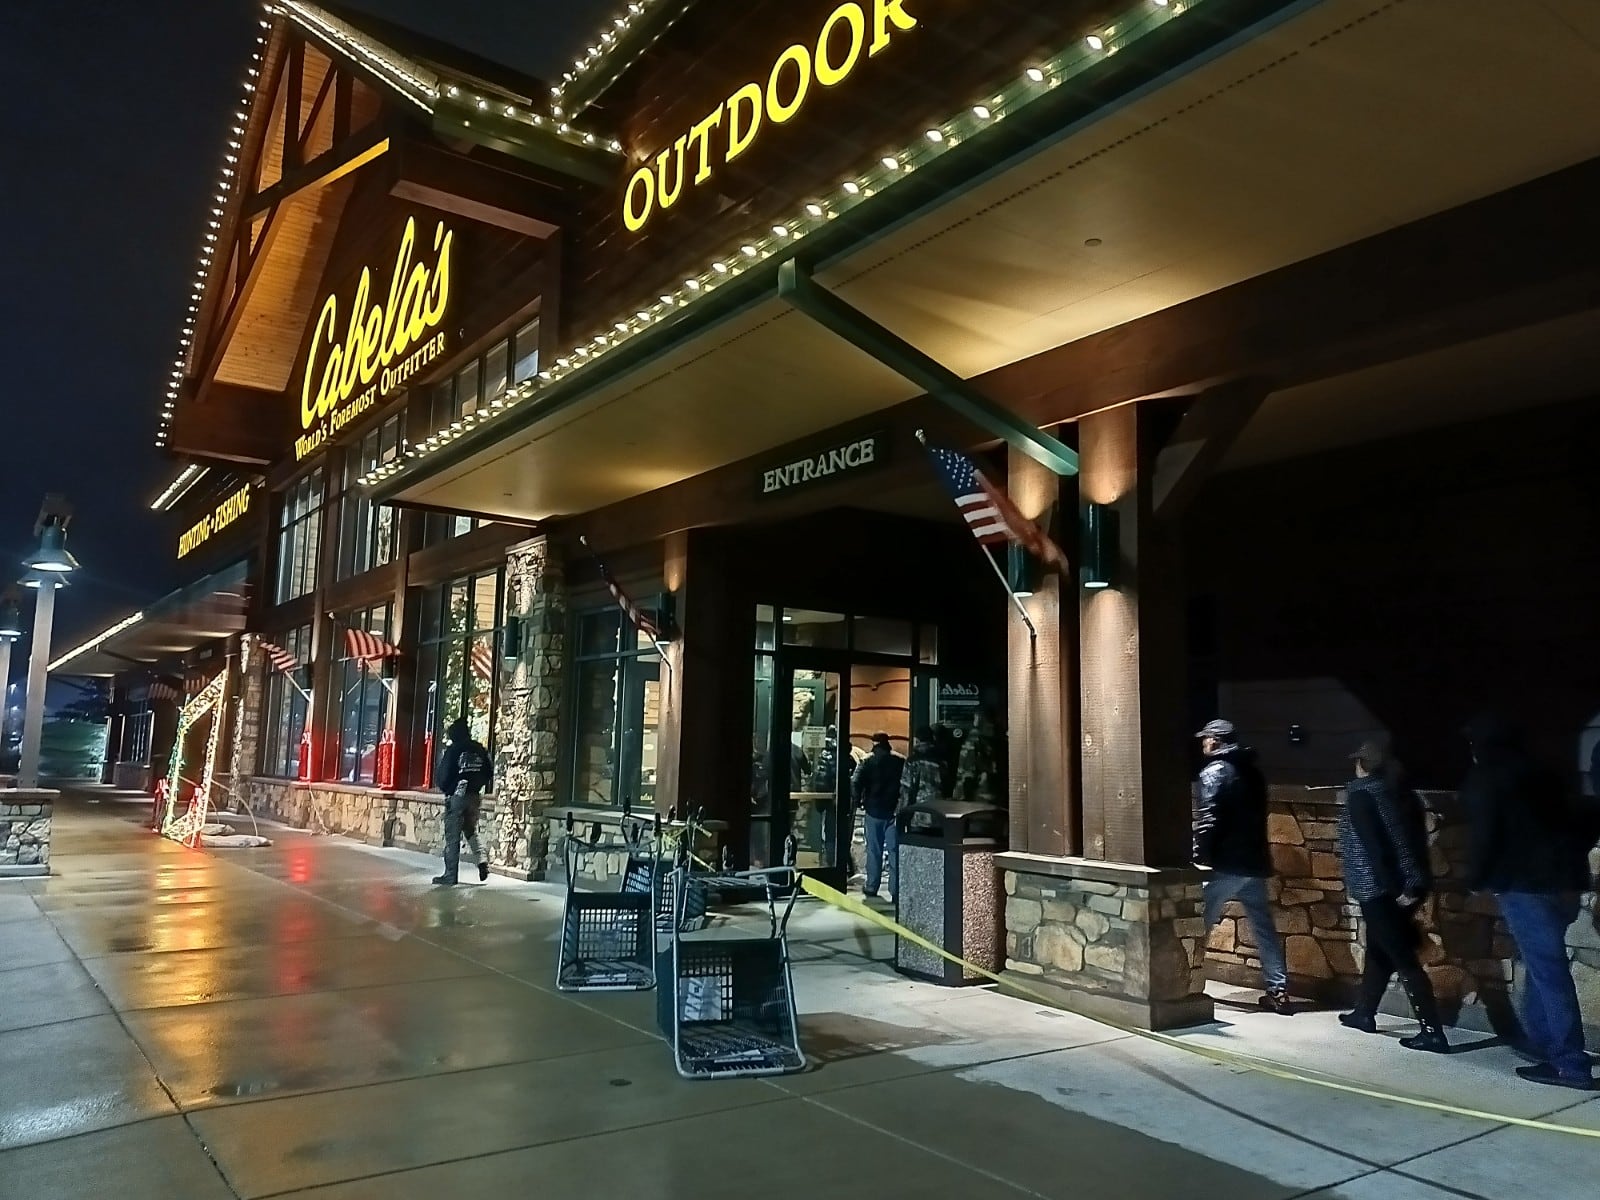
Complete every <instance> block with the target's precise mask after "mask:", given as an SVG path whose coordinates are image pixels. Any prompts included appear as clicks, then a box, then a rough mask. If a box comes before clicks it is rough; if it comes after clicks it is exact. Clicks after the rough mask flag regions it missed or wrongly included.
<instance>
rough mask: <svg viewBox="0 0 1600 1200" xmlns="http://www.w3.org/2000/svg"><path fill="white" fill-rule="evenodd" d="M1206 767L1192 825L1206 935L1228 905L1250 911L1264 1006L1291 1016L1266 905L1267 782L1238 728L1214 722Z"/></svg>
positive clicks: (1206, 743)
mask: <svg viewBox="0 0 1600 1200" xmlns="http://www.w3.org/2000/svg"><path fill="white" fill-rule="evenodd" d="M1195 736H1196V737H1197V738H1199V739H1200V752H1201V753H1202V754H1204V755H1205V759H1206V763H1205V766H1204V767H1202V768H1201V770H1200V789H1199V795H1198V797H1197V799H1196V807H1195V819H1194V861H1195V864H1196V865H1197V866H1202V867H1209V868H1210V869H1211V875H1210V878H1208V879H1207V880H1206V882H1205V903H1206V929H1207V930H1208V931H1209V930H1211V929H1214V928H1216V925H1217V922H1219V921H1221V920H1222V910H1223V909H1224V908H1226V907H1227V904H1228V901H1230V900H1237V901H1239V903H1240V904H1242V905H1243V906H1244V911H1245V916H1246V917H1247V918H1248V919H1249V921H1250V930H1251V932H1252V933H1254V934H1255V939H1256V948H1257V951H1258V952H1259V953H1260V955H1261V976H1262V983H1263V984H1264V985H1265V988H1266V991H1265V994H1264V995H1263V996H1262V997H1261V1007H1262V1008H1264V1009H1266V1010H1268V1011H1269V1012H1275V1013H1279V1014H1281V1015H1283V1016H1286V1017H1287V1016H1292V1015H1293V1013H1294V1008H1293V1006H1292V1005H1291V1004H1290V1002H1289V968H1288V963H1287V962H1286V961H1285V959H1284V953H1283V939H1282V938H1280V937H1279V936H1278V929H1277V925H1276V923H1275V922H1274V921H1273V919H1272V908H1271V905H1270V904H1269V903H1268V900H1267V880H1268V879H1270V878H1272V853H1271V850H1270V848H1269V846H1268V844H1267V781H1266V780H1265V779H1264V778H1263V777H1262V774H1261V768H1260V767H1258V766H1257V765H1256V752H1255V751H1254V750H1251V749H1250V748H1249V747H1247V746H1241V745H1239V743H1238V738H1237V737H1236V736H1235V733H1234V728H1233V722H1231V721H1223V720H1215V721H1211V722H1208V723H1207V725H1206V727H1205V728H1204V729H1202V730H1201V731H1200V732H1199V733H1197V734H1196V735H1195Z"/></svg>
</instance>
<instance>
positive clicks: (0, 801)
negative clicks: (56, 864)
mask: <svg viewBox="0 0 1600 1200" xmlns="http://www.w3.org/2000/svg"><path fill="white" fill-rule="evenodd" d="M60 796H61V793H60V792H57V791H53V790H50V789H47V788H33V789H30V790H28V791H23V790H21V789H12V790H9V791H5V792H0V879H10V878H15V877H17V876H35V875H48V874H50V820H51V817H52V816H53V815H54V813H55V803H56V801H57V800H58V799H59V798H60Z"/></svg>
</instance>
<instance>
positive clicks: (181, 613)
mask: <svg viewBox="0 0 1600 1200" xmlns="http://www.w3.org/2000/svg"><path fill="white" fill-rule="evenodd" d="M248 574H249V564H248V563H247V562H242V561H241V562H238V563H235V564H234V565H233V566H231V567H228V568H226V569H224V570H222V571H218V572H217V573H216V574H215V575H210V576H208V577H206V578H205V579H201V580H199V581H198V582H195V583H192V584H190V585H189V586H188V587H186V588H182V589H180V590H179V591H176V592H173V593H172V594H171V595H170V596H166V597H164V598H162V599H160V600H157V601H156V602H155V603H154V604H152V605H150V606H149V607H148V608H146V609H143V610H141V611H139V612H135V613H130V614H129V615H128V616H127V617H125V618H123V619H122V620H121V621H118V622H117V623H116V624H114V625H112V626H111V627H110V628H108V629H106V630H105V631H104V632H102V633H100V634H97V635H96V636H95V637H93V638H90V639H89V640H88V641H87V642H84V643H83V644H82V645H81V646H78V647H76V648H75V649H72V650H69V651H68V652H67V653H66V654H64V655H62V656H61V657H60V658H58V659H56V660H55V661H54V662H53V663H51V664H50V670H51V672H52V673H53V674H57V675H74V676H101V677H109V676H112V675H120V674H122V673H123V672H125V671H129V670H134V669H137V668H139V667H150V668H154V667H155V666H156V665H157V664H158V663H160V662H161V661H162V660H163V659H166V658H169V657H171V656H172V655H175V654H186V653H188V652H189V651H191V650H197V649H199V648H200V647H201V646H204V645H206V644H207V643H209V642H216V641H221V640H222V639H224V638H227V637H231V636H232V635H234V634H237V633H242V632H244V627H245V610H246V606H247V603H248V599H249V591H248V589H249V584H248V582H247V577H248Z"/></svg>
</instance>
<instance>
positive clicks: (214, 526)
mask: <svg viewBox="0 0 1600 1200" xmlns="http://www.w3.org/2000/svg"><path fill="white" fill-rule="evenodd" d="M250 490H251V485H250V484H248V483H247V484H245V485H244V487H242V488H240V489H239V490H238V491H237V492H235V493H234V494H233V495H231V496H229V497H228V498H227V499H226V500H224V501H223V502H222V503H221V504H219V505H217V507H216V508H215V509H214V510H213V511H212V512H208V513H207V514H206V515H205V516H204V517H203V518H202V519H200V520H199V521H196V522H195V523H194V524H193V525H192V526H191V527H190V528H189V529H187V530H186V531H184V532H183V533H181V534H179V535H178V557H179V558H184V557H186V556H188V555H190V554H192V553H194V552H195V551H196V550H198V549H199V548H200V547H201V546H203V545H205V544H206V543H207V542H209V541H210V540H211V539H212V537H214V536H215V535H216V534H219V533H221V532H222V531H223V530H224V529H226V528H227V527H228V526H229V525H232V524H233V523H234V522H235V521H237V520H239V518H241V517H242V516H244V515H245V514H246V513H247V512H249V511H250Z"/></svg>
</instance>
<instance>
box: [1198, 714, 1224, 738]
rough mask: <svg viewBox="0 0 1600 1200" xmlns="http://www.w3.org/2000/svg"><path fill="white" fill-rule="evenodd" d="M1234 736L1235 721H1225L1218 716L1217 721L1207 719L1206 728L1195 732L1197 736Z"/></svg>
mask: <svg viewBox="0 0 1600 1200" xmlns="http://www.w3.org/2000/svg"><path fill="white" fill-rule="evenodd" d="M1232 736H1233V722H1232V721H1224V720H1223V719H1222V718H1221V717H1218V718H1217V719H1216V720H1215V721H1207V722H1206V724H1205V728H1204V729H1202V730H1201V731H1200V732H1199V733H1197V734H1195V737H1197V738H1231V737H1232Z"/></svg>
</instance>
